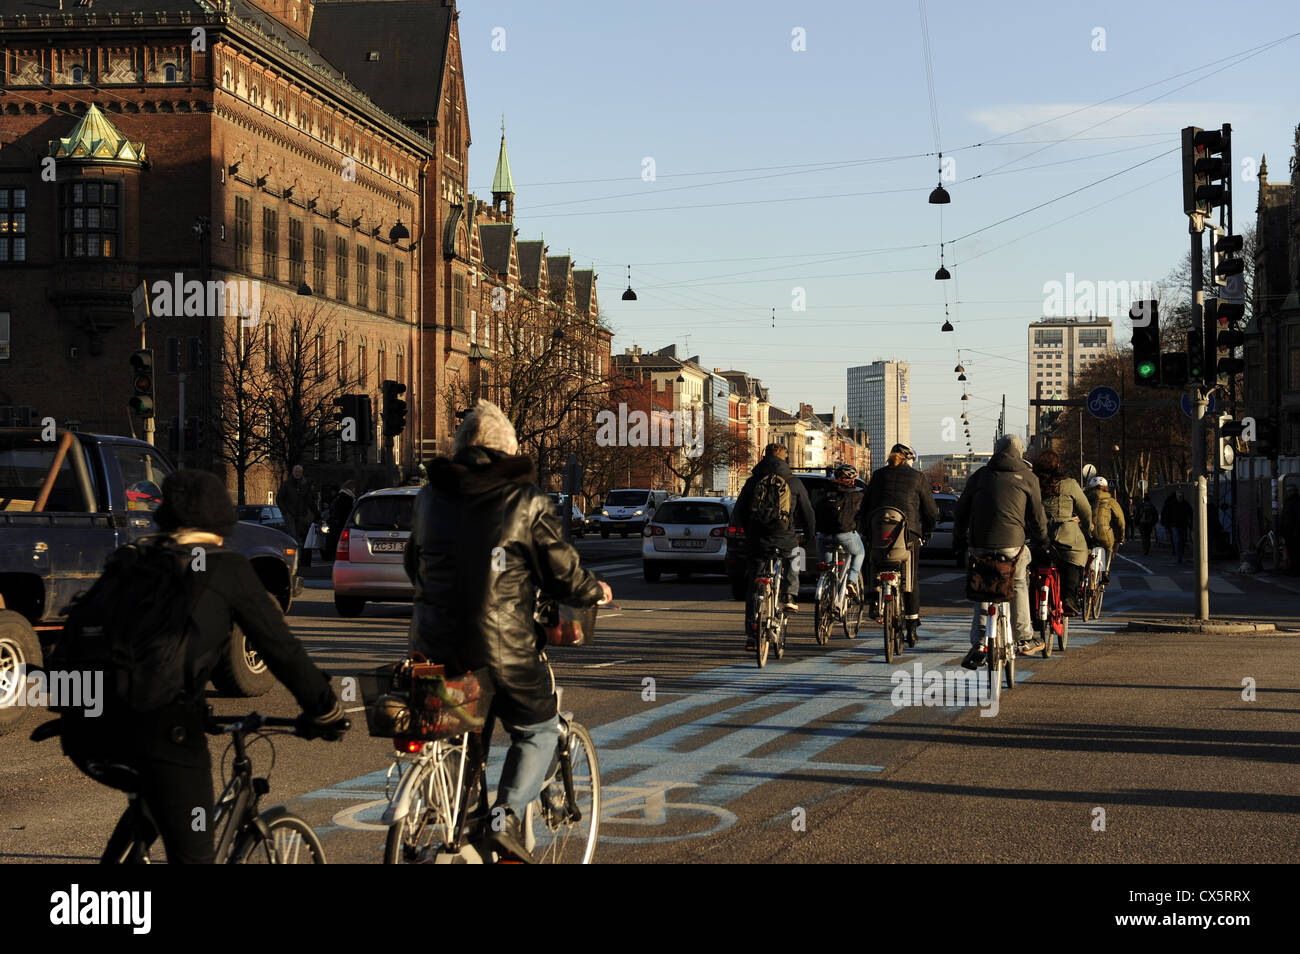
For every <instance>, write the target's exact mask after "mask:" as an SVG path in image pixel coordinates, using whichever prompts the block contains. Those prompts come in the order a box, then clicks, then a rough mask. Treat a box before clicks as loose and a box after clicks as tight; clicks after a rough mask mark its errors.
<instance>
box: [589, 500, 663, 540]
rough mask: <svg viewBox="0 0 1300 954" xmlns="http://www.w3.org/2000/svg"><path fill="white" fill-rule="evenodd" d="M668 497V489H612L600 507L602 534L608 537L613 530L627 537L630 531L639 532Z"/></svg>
mask: <svg viewBox="0 0 1300 954" xmlns="http://www.w3.org/2000/svg"><path fill="white" fill-rule="evenodd" d="M667 499H668V491H666V490H640V489H624V490H611V491H610V492H609V493H607V494H606V495H605V500H604V503H603V505H602V506H601V508H600V535H601V536H602V537H608V536H609V535H610V533H611V531H618V532H619V533H620V534H622V535H623V536H625V537H626V536H627V535H628V533H629V532H630V531H636V532H637V533H638V534H639V533H640V532H641V531H642V530H644V529H645V525H646V521H648V520H649V519H650V517H651V515H652V514H654V512H655V510H657V509H658V508H659V505H660V504H662V503H664V502H665V501H666V500H667Z"/></svg>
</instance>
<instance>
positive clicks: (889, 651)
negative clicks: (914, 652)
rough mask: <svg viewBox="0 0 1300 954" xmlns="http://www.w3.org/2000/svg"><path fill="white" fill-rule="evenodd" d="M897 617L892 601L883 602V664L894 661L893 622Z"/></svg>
mask: <svg viewBox="0 0 1300 954" xmlns="http://www.w3.org/2000/svg"><path fill="white" fill-rule="evenodd" d="M897 617H898V607H897V606H896V605H895V604H894V601H893V600H886V601H885V625H884V631H885V662H887V663H892V662H893V661H894V621H895V619H897Z"/></svg>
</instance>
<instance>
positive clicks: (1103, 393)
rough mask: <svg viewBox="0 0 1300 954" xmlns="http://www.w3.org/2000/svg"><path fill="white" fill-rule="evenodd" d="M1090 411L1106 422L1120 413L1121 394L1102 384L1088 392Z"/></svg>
mask: <svg viewBox="0 0 1300 954" xmlns="http://www.w3.org/2000/svg"><path fill="white" fill-rule="evenodd" d="M1088 410H1089V411H1091V412H1092V416H1093V417H1095V418H1097V419H1098V420H1102V421H1104V420H1106V418H1108V417H1114V416H1115V415H1116V414H1118V413H1119V392H1118V391H1116V390H1115V389H1114V388H1109V387H1107V386H1106V385H1104V384H1102V385H1099V386H1098V387H1095V388H1093V389H1092V390H1091V391H1089V392H1088Z"/></svg>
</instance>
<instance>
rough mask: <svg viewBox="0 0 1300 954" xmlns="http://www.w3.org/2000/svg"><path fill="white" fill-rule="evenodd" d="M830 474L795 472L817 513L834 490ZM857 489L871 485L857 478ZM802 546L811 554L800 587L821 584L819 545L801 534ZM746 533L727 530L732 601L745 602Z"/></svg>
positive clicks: (805, 562) (732, 526)
mask: <svg viewBox="0 0 1300 954" xmlns="http://www.w3.org/2000/svg"><path fill="white" fill-rule="evenodd" d="M828 471H829V468H828V470H826V471H822V470H814V471H795V472H794V475H795V476H796V477H798V478H799V480H800V482H801V483H802V484H803V486H804V489H805V490H807V491H808V501H809V503H811V504H812V507H813V510H816V509H817V504H818V502H819V501H820V500H821V498H822V497H823V496H824V495H825V493H826V491H827V490H828V489H829V488H831V487H834V486H835V485H836V484H835V478H834V477H831V476H830V474H829V473H828ZM853 483H854V485H855V486H857V487H858V489H860V490H863V491H865V490H866V488H867V482H866V481H865V480H863V479H862V478H861V477H859V478H857V479H856V480H855V481H854V482H853ZM799 545H800V546H802V547H805V548H806V549H809V550H811V551H812V552H809V553H807V554H806V556H805V558H804V561H803V569H802V570H801V571H800V572H799V583H800V585H801V586H802V585H803V584H805V583H815V582H817V576H818V572H819V571H818V556H817V552H816V547H815V545H810V544H809V543H808V541H805V540H804V538H803V534H802V533H800V534H799ZM745 561H746V558H745V529H744V527H738V526H736V525H735V524H734V522H733V523H732V525H731V526H729V527H727V579H728V581H730V583H731V596H732V599H737V600H743V599H744V598H745V589H746V585H745Z"/></svg>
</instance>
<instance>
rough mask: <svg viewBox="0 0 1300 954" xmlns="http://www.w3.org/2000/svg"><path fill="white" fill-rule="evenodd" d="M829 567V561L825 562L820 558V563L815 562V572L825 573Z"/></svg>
mask: <svg viewBox="0 0 1300 954" xmlns="http://www.w3.org/2000/svg"><path fill="white" fill-rule="evenodd" d="M830 568H831V565H830V564H829V563H827V562H826V561H825V560H822V561H821V562H820V563H818V564H817V572H818V573H825V572H826V571H827V570H829V569H830Z"/></svg>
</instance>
